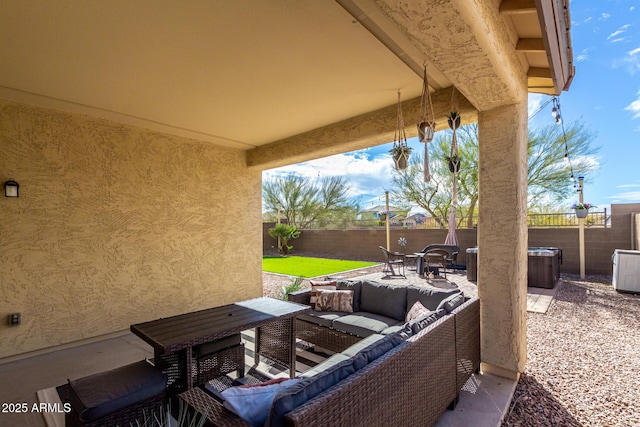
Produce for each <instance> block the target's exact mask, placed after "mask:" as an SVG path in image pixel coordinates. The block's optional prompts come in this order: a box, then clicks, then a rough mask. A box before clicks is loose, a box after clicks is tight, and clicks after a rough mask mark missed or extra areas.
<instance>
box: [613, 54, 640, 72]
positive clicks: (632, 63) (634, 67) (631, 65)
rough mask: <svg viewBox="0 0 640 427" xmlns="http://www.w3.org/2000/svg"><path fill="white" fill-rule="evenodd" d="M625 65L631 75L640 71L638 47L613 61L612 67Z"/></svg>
mask: <svg viewBox="0 0 640 427" xmlns="http://www.w3.org/2000/svg"><path fill="white" fill-rule="evenodd" d="M618 67H625V68H626V69H627V71H629V74H631V75H632V76H633V75H635V74H636V73H637V72H640V47H637V48H635V49H632V50H630V51H628V52H627V56H625V57H624V58H622V59H621V60H617V61H615V62H614V63H613V68H618Z"/></svg>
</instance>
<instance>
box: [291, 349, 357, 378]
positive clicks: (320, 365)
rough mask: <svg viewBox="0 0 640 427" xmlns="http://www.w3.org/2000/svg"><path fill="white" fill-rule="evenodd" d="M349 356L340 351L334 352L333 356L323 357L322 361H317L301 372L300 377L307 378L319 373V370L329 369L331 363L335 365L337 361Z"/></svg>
mask: <svg viewBox="0 0 640 427" xmlns="http://www.w3.org/2000/svg"><path fill="white" fill-rule="evenodd" d="M348 358H349V356H346V355H344V354H342V353H336V354H334V355H333V356H331V357H329V358H328V359H324V360H323V361H322V362H320V363H318V364H317V365H316V366H314V367H313V368H311V369H309V370H308V371H306V372H303V373H302V374H301V375H300V377H301V378H309V377H312V376H314V375H316V374H319V373H320V372H323V371H325V370H327V369H329V368H330V367H332V366H333V365H337V364H338V363H340V362H342V361H343V360H347V359H348Z"/></svg>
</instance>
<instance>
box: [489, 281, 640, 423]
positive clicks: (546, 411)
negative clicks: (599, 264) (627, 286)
mask: <svg viewBox="0 0 640 427" xmlns="http://www.w3.org/2000/svg"><path fill="white" fill-rule="evenodd" d="M562 281H563V284H562V287H561V288H560V290H559V291H558V294H557V296H556V299H555V301H554V302H553V303H552V305H551V307H550V308H549V310H548V311H547V313H546V314H538V313H528V316H527V340H528V360H527V366H526V368H525V372H524V374H523V375H522V376H521V378H520V381H519V382H518V385H517V388H516V392H515V394H514V396H513V400H512V401H511V406H510V408H509V411H510V412H508V414H507V416H506V417H505V420H504V422H503V423H502V425H503V426H633V427H637V426H640V329H639V328H640V295H632V294H624V293H617V292H615V291H614V290H613V288H612V286H611V277H606V276H605V277H603V276H587V278H586V279H585V280H580V279H579V276H576V275H562Z"/></svg>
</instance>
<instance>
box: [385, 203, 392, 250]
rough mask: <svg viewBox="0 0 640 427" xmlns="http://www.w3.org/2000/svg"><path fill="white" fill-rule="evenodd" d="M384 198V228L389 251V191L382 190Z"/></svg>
mask: <svg viewBox="0 0 640 427" xmlns="http://www.w3.org/2000/svg"><path fill="white" fill-rule="evenodd" d="M384 198H385V206H386V207H385V209H386V210H387V216H386V218H385V224H384V225H385V228H386V229H387V250H388V251H391V236H390V235H389V217H390V216H391V215H390V214H391V212H389V192H388V191H385V192H384Z"/></svg>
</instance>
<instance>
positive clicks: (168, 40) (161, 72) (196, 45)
mask: <svg viewBox="0 0 640 427" xmlns="http://www.w3.org/2000/svg"><path fill="white" fill-rule="evenodd" d="M567 7H568V0H552V1H551V0H502V1H500V0H486V1H481V2H478V1H469V0H449V1H434V0H403V1H399V0H336V1H291V0H269V1H257V0H235V1H199V0H186V1H183V2H179V3H177V2H176V3H174V2H158V1H156V0H137V1H135V2H132V1H128V0H120V1H91V2H89V1H84V0H72V1H65V2H52V1H49V0H33V1H7V2H2V4H1V5H0V58H2V64H3V65H2V67H0V98H5V99H10V100H15V101H20V102H26V103H30V104H36V105H40V106H45V107H50V108H55V109H58V110H63V111H70V112H76V113H81V114H86V115H90V116H95V117H100V118H105V119H109V120H113V121H116V122H121V123H126V124H131V125H135V126H139V127H143V128H147V129H151V130H156V131H162V132H167V133H171V134H176V135H180V136H185V137H190V138H194V139H198V140H204V141H209V142H211V143H214V144H217V145H221V146H227V147H232V148H237V149H242V150H252V149H253V150H255V149H256V147H263V146H265V145H269V144H274V143H275V144H277V143H278V142H279V141H282V140H286V139H287V138H292V137H295V136H296V135H301V134H305V133H308V132H311V131H313V130H317V129H320V128H326V127H327V126H331V125H334V124H336V123H343V124H344V125H345V126H349V121H350V120H351V119H353V118H354V117H357V116H362V115H366V114H374V112H376V111H384V109H385V108H386V109H387V110H388V109H389V108H391V109H392V110H389V111H394V110H393V109H394V108H395V103H396V99H397V92H398V90H400V91H401V92H402V98H403V100H411V99H414V100H415V98H418V97H419V96H420V92H421V88H422V66H423V64H425V63H426V64H427V67H428V71H429V81H430V85H431V90H432V91H434V96H437V97H438V99H440V100H441V103H440V105H444V104H446V103H448V99H449V98H450V94H451V89H450V88H451V86H455V87H456V88H457V89H458V90H459V91H460V95H459V97H460V99H461V100H462V101H461V102H462V103H463V104H464V105H465V106H466V108H471V109H473V110H478V111H483V110H489V109H492V108H494V107H496V106H499V105H503V104H506V103H509V102H514V100H517V99H521V95H522V94H519V93H518V90H519V88H518V84H517V82H516V78H515V77H514V75H518V74H521V73H525V74H527V75H528V90H529V91H530V92H538V93H547V94H559V93H560V92H561V91H562V90H566V89H568V86H569V84H570V82H571V79H572V77H573V74H574V71H573V65H572V53H571V40H570V38H569V22H570V20H569V17H568V9H567ZM461 63H462V64H465V66H464V67H460V64H461ZM516 72H517V73H518V74H516ZM467 101H468V102H467ZM441 109H442V111H445V110H446V109H447V108H444V107H443V108H441ZM439 119H442V117H439ZM442 128H443V127H440V129H442ZM255 155H256V156H257V155H259V151H258V152H255Z"/></svg>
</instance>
